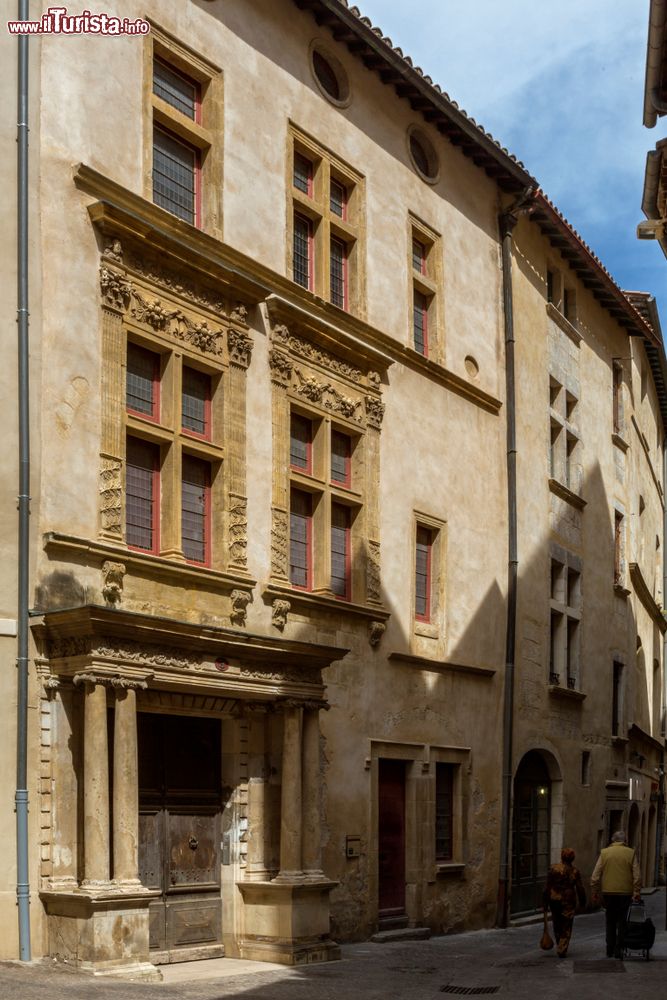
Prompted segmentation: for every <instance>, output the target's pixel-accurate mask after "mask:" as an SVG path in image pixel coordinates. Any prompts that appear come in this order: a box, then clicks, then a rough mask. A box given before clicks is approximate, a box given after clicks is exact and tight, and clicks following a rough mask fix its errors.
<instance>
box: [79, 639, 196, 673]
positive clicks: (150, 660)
mask: <svg viewBox="0 0 667 1000" xmlns="http://www.w3.org/2000/svg"><path fill="white" fill-rule="evenodd" d="M91 655H92V656H93V657H95V656H98V657H104V658H105V659H117V660H125V661H130V662H131V663H140V664H146V665H147V666H151V667H176V668H178V669H179V670H201V669H202V655H201V653H193V652H184V651H183V650H182V649H179V648H178V647H172V646H144V645H143V644H142V643H140V642H136V641H134V640H131V639H127V640H122V641H118V640H116V639H113V638H104V637H103V638H102V639H100V640H99V642H98V643H97V644H96V645H94V646H93V648H92V649H91Z"/></svg>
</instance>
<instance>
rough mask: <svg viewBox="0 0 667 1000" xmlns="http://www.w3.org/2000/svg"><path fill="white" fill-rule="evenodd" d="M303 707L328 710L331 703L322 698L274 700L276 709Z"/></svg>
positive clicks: (306, 709)
mask: <svg viewBox="0 0 667 1000" xmlns="http://www.w3.org/2000/svg"><path fill="white" fill-rule="evenodd" d="M281 708H282V709H286V708H303V709H304V710H305V711H311V712H319V711H321V710H322V711H325V712H328V711H329V709H330V708H331V705H330V704H329V702H328V701H325V700H324V698H281V699H280V700H279V701H278V702H276V709H278V710H279V709H281Z"/></svg>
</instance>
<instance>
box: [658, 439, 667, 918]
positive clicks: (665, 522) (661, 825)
mask: <svg viewBox="0 0 667 1000" xmlns="http://www.w3.org/2000/svg"><path fill="white" fill-rule="evenodd" d="M665 490H667V438H665V439H664V440H663V442H662V495H663V497H664V496H667V494H666V493H665ZM665 545H667V507H665V509H664V511H663V515H662V605H663V607H664V606H665V602H667V552H665ZM663 614H664V612H663ZM666 678H667V633H665V634H664V635H663V637H662V676H661V680H662V699H661V700H662V704H661V706H660V708H661V711H660V714H661V716H662V718H661V720H660V733H661V739H662V745H663V749H662V750H661V751H660V783H659V785H658V823H657V827H658V829H657V831H656V839H657V844H656V851H655V885H658V884H659V881H660V879H659V872H660V852H661V851H662V849H663V841H664V838H665V825H666V824H665V750H664V745H665V736H664V725H665V724H664V721H663V720H665V716H666V709H667V697H666V692H665V680H666ZM665 907H666V908H665V930H667V902H666V903H665Z"/></svg>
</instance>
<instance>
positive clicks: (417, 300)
mask: <svg viewBox="0 0 667 1000" xmlns="http://www.w3.org/2000/svg"><path fill="white" fill-rule="evenodd" d="M413 324H414V344H415V351H417V352H418V354H423V355H424V357H428V299H427V298H426V296H425V295H424V294H423V292H418V291H417V289H416V288H415V290H414V304H413Z"/></svg>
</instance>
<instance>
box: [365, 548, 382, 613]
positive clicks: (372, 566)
mask: <svg viewBox="0 0 667 1000" xmlns="http://www.w3.org/2000/svg"><path fill="white" fill-rule="evenodd" d="M366 599H367V600H369V601H377V602H379V601H381V600H382V579H381V574H380V543H379V542H375V541H373V540H372V539H371V540H369V542H368V551H367V557H366Z"/></svg>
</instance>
